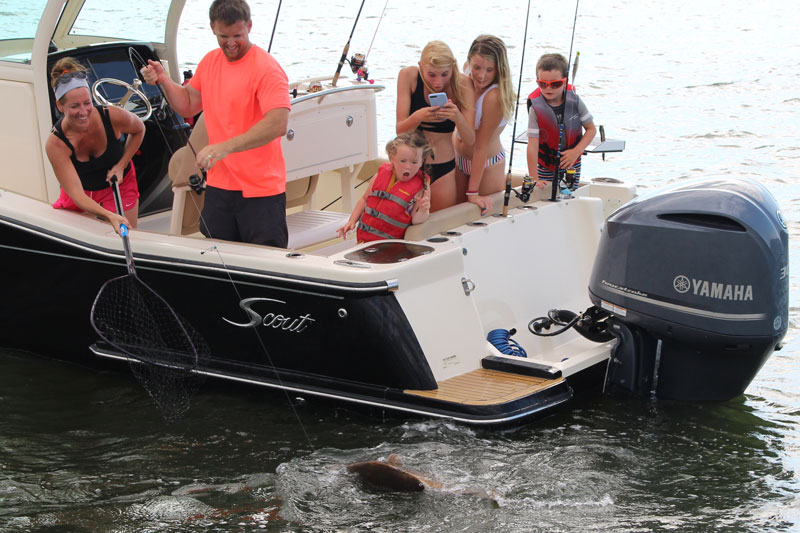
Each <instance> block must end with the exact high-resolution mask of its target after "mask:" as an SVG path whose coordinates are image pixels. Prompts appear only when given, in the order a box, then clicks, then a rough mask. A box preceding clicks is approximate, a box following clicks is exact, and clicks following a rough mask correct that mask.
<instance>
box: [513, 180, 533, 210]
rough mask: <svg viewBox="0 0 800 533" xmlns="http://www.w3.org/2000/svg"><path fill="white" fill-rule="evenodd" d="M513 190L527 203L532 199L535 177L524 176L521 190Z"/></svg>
mask: <svg viewBox="0 0 800 533" xmlns="http://www.w3.org/2000/svg"><path fill="white" fill-rule="evenodd" d="M512 190H513V191H514V194H516V195H517V198H519V199H520V201H521V202H522V203H523V204H527V203H528V201H529V200H530V199H531V194H532V193H533V178H531V177H530V176H525V177H524V178H522V187H520V190H516V189H512Z"/></svg>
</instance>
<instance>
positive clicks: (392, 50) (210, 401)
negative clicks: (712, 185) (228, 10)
mask: <svg viewBox="0 0 800 533" xmlns="http://www.w3.org/2000/svg"><path fill="white" fill-rule="evenodd" d="M359 4H360V2H359V1H358V0H347V1H345V0H334V1H332V2H328V3H323V4H320V3H317V2H309V1H306V0H303V1H297V2H284V5H283V7H282V12H281V21H280V22H279V25H278V33H277V35H276V37H275V44H274V45H273V52H274V53H275V55H276V56H277V57H278V59H279V60H280V61H281V63H282V64H283V65H284V66H285V68H286V70H287V72H288V74H289V77H290V78H291V79H297V78H301V77H306V76H313V75H318V74H319V73H320V72H328V71H330V73H331V74H332V73H333V70H335V64H336V61H337V60H338V57H339V55H340V54H341V49H342V47H343V46H344V43H345V42H346V40H347V36H348V35H349V33H350V29H351V28H352V23H353V20H354V17H355V14H356V12H357V10H358V6H359ZM496 4H499V2H497V3H494V4H492V3H487V2H476V1H467V2H463V3H459V4H458V5H460V6H466V7H458V8H457V7H454V6H455V5H456V4H455V3H452V4H451V3H441V2H439V3H435V2H421V1H418V0H406V1H404V2H400V1H397V0H390V2H389V5H388V8H387V10H386V15H385V17H384V19H383V21H382V22H381V26H380V30H379V32H378V34H377V37H376V38H375V41H374V44H373V47H372V49H371V51H370V54H369V63H370V66H371V77H374V78H375V79H376V81H377V82H378V83H385V84H386V85H387V90H386V91H384V92H383V93H380V94H379V95H378V98H379V106H380V107H379V112H380V117H379V131H380V134H379V142H380V143H384V142H385V141H386V140H388V139H389V138H390V137H391V135H392V132H393V129H394V101H395V97H394V93H395V90H394V84H395V81H394V80H395V75H396V72H397V70H398V69H399V68H400V67H401V66H403V65H408V64H413V63H414V62H416V61H417V59H418V56H419V51H420V49H421V47H422V46H423V45H424V44H425V42H427V41H428V40H430V39H432V38H440V39H442V40H445V41H446V42H448V43H449V44H450V45H451V47H452V48H453V50H454V51H455V52H456V55H457V56H458V57H459V58H460V59H464V58H465V57H464V55H465V53H466V50H467V48H468V46H469V43H470V41H471V40H472V38H474V36H475V35H477V34H479V33H483V32H489V33H495V34H497V35H498V36H500V37H501V38H503V39H504V40H505V41H506V42H507V44H508V45H509V53H510V60H511V63H512V71H513V72H514V78H515V80H516V77H517V75H518V72H519V65H520V61H521V54H522V46H521V45H522V34H523V28H524V15H525V7H526V3H525V2H514V3H507V2H503V3H502V4H503V6H502V7H500V6H498V5H496ZM543 4H544V3H542V2H533V6H532V9H531V11H532V14H531V23H530V28H529V38H528V42H527V48H526V51H525V54H526V56H525V58H526V60H525V70H524V72H523V82H524V85H523V87H525V88H526V92H528V91H530V90H531V88H532V85H533V83H532V80H533V78H534V77H535V73H534V72H533V65H534V64H535V60H536V59H537V58H538V56H539V55H540V54H542V53H544V52H550V51H560V52H563V53H565V54H566V52H568V50H569V45H570V32H571V28H572V20H573V15H574V9H575V5H574V4H572V5H567V4H564V3H556V2H548V3H547V5H543ZM251 5H252V6H253V11H254V34H253V40H254V41H256V42H259V43H261V44H263V45H264V46H266V44H267V43H268V42H269V32H270V31H271V28H272V22H273V17H274V10H275V8H276V5H277V3H276V2H255V1H254V2H252V4H251ZM383 6H384V2H382V1H380V0H377V1H371V2H367V3H366V5H365V7H364V12H363V13H362V15H361V21H360V22H359V25H358V27H357V29H356V32H355V35H354V37H353V43H352V46H351V53H352V52H355V51H360V52H366V50H367V48H368V47H369V44H370V41H371V40H372V36H373V32H374V30H375V27H376V25H377V23H378V17H379V16H380V13H381V11H382V9H383ZM206 8H207V3H206V2H205V1H203V2H194V1H191V0H190V1H189V2H187V12H186V13H185V16H184V20H183V22H182V31H181V37H180V39H179V47H180V48H179V54H180V57H181V58H182V61H185V66H186V67H191V66H192V65H193V64H194V63H196V62H197V61H198V60H199V58H200V57H202V54H203V53H204V52H205V51H206V50H208V49H209V48H211V47H213V46H214V40H213V37H212V36H211V35H210V32H209V31H208V29H207V28H208V24H207V20H206ZM798 26H800V14H798V10H797V9H796V7H794V6H793V5H792V4H791V3H787V2H779V1H778V0H765V1H762V2H759V3H757V4H753V3H746V2H723V1H721V0H710V1H704V2H697V1H688V0H679V1H675V2H658V1H655V0H640V1H637V2H634V1H617V2H602V1H596V2H583V3H582V4H581V5H580V7H579V14H578V23H577V32H576V38H575V49H576V50H579V51H580V52H581V62H580V68H579V72H578V76H577V80H576V81H577V84H578V90H579V92H580V94H581V95H582V96H583V98H584V100H585V101H586V102H587V105H588V106H589V109H590V110H591V111H592V112H593V113H594V115H595V123H596V124H604V125H605V126H606V130H607V132H608V135H609V137H613V138H622V139H625V140H627V143H628V144H627V150H626V151H625V152H624V153H622V154H615V155H612V156H610V157H608V158H607V159H608V160H607V161H605V162H603V161H601V160H600V159H599V158H586V159H585V162H584V172H585V173H586V175H587V176H614V177H620V178H623V179H626V180H634V181H636V182H637V183H638V185H639V186H640V187H641V188H642V189H644V190H649V189H653V188H656V187H659V186H662V185H665V184H669V183H674V182H678V181H681V180H685V179H689V178H697V177H705V176H709V177H711V176H716V177H718V176H735V177H744V178H752V179H757V180H759V181H760V182H761V183H763V184H765V185H766V186H767V187H768V188H769V189H770V190H771V191H772V193H773V194H774V195H775V196H776V197H777V198H778V200H779V202H780V204H781V207H782V209H783V212H784V215H785V216H786V218H787V220H788V222H789V227H790V232H791V238H792V241H791V244H790V245H791V263H792V266H793V267H794V268H793V270H792V272H791V286H792V294H791V303H790V305H791V312H790V321H791V324H790V331H789V334H788V336H787V338H786V346H785V348H784V349H783V350H782V351H781V352H778V353H776V354H774V355H773V356H772V358H771V359H770V360H769V361H768V362H767V364H766V366H765V367H764V368H763V369H762V371H761V373H760V374H759V375H758V377H757V378H756V380H755V381H754V382H753V384H752V385H751V386H750V387H749V388H748V390H747V392H746V394H745V395H743V396H742V397H739V398H737V399H735V400H733V401H731V402H728V403H725V404H706V405H683V404H671V403H646V402H640V401H636V400H626V399H620V398H599V399H597V400H595V401H593V402H591V403H586V404H582V405H580V406H578V407H577V408H576V409H574V410H571V411H564V412H561V413H557V414H555V415H553V416H550V417H548V418H546V419H544V420H542V421H540V422H539V423H536V424H532V425H529V426H526V427H522V428H519V429H516V430H513V431H503V432H489V431H484V430H473V429H470V428H466V427H463V426H458V425H452V424H448V423H443V422H440V421H426V420H404V419H402V418H395V419H386V420H384V419H381V418H379V417H375V416H369V415H367V414H364V413H358V412H353V411H350V410H348V409H345V408H341V407H334V406H330V405H321V404H318V403H316V402H308V403H296V404H295V405H293V406H290V405H289V402H288V400H287V398H285V397H284V396H283V395H281V394H278V393H270V392H265V391H262V390H256V389H249V388H247V389H246V388H242V387H236V386H229V385H221V386H207V387H206V388H205V389H203V390H202V391H201V393H200V394H199V395H198V396H197V397H196V398H195V400H194V402H193V406H192V409H191V410H190V411H189V413H188V415H187V416H186V418H185V419H184V420H183V421H181V422H180V423H178V424H176V425H171V426H168V425H165V424H164V423H163V422H162V421H161V419H160V418H159V415H158V413H157V412H156V410H155V408H154V407H153V404H152V402H151V401H150V399H149V398H148V397H147V395H146V394H145V393H144V391H143V390H142V389H141V388H140V387H139V386H138V385H137V384H136V382H135V381H134V380H133V379H132V378H131V377H130V376H129V375H127V374H125V373H111V372H98V371H93V370H89V369H85V368H80V367H76V366H73V365H68V364H64V363H59V362H54V361H52V360H50V359H47V358H45V357H39V356H34V355H31V354H20V353H9V352H7V351H6V352H0V530H1V531H53V532H56V531H114V532H129V531H130V532H133V531H136V532H139V531H249V530H267V531H473V532H484V531H503V532H512V531H631V532H633V531H636V532H639V531H653V530H673V531H698V532H700V531H710V530H720V531H797V530H800V499H799V498H798V496H799V495H800V480H798V472H800V440H799V439H798V437H799V436H800V434H799V433H798V427H797V421H798V413H800V395H799V394H798V391H800V364H799V363H798V355H800V339H799V338H798V332H800V291H798V286H800V276H798V273H797V269H796V265H797V264H798V260H800V185H798V182H797V180H796V176H797V174H798V170H799V169H800V135H798V133H800V131H799V128H798V124H800V94H798V87H800V45H799V44H798V39H797V37H796V28H797V27H798ZM345 68H346V67H345ZM523 120H524V118H523ZM506 134H507V137H508V138H510V135H511V127H509V128H507V131H506ZM506 146H507V147H508V146H509V144H508V143H506ZM514 161H515V163H516V164H515V168H516V169H520V168H521V166H520V165H522V164H524V156H523V155H521V153H520V152H518V153H517V154H515V157H514ZM43 355H46V354H43ZM389 453H399V454H400V455H402V456H403V457H404V458H405V462H406V464H408V465H413V466H414V467H415V468H418V469H420V470H423V471H426V472H430V473H432V474H433V475H434V476H435V477H436V478H437V479H439V480H440V481H443V482H445V483H447V484H448V488H447V489H446V490H441V491H433V492H425V493H422V494H392V493H385V492H380V491H376V490H372V489H369V488H367V487H364V486H361V485H359V484H357V483H354V481H353V479H352V478H351V477H350V476H349V475H348V474H347V473H346V472H345V470H344V467H343V465H344V464H346V463H348V462H351V461H356V460H364V459H371V458H377V457H386V456H388V454H389ZM473 488H482V489H485V490H487V491H491V492H492V493H493V494H494V495H495V497H496V499H497V502H498V504H499V505H498V506H493V505H491V504H490V503H488V502H487V501H485V500H481V499H477V498H475V497H473V496H466V495H464V494H463V493H462V491H463V490H469V489H473Z"/></svg>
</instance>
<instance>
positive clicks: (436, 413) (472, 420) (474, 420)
mask: <svg viewBox="0 0 800 533" xmlns="http://www.w3.org/2000/svg"><path fill="white" fill-rule="evenodd" d="M90 349H91V351H92V352H93V353H94V354H95V355H98V356H100V357H106V358H109V359H116V360H119V361H125V362H128V363H130V359H129V358H128V357H125V356H121V355H118V354H116V353H112V352H108V351H105V350H102V349H101V348H99V347H98V346H96V345H93V346H91V347H90ZM194 372H196V373H198V374H201V375H203V376H208V377H213V378H217V379H223V380H227V381H236V382H239V383H247V384H250V385H258V386H261V387H267V388H270V389H276V390H284V391H289V392H293V393H299V394H307V395H310V396H316V397H319V398H326V399H329V400H335V401H338V402H346V403H356V404H359V405H363V406H367V407H374V408H379V409H387V410H390V411H400V412H404V413H409V414H413V415H418V416H424V417H429V418H430V417H434V418H442V419H447V420H453V421H456V422H460V423H464V424H470V425H481V426H498V425H507V424H512V423H514V422H518V421H520V420H521V419H524V418H528V417H531V416H533V415H536V414H539V413H543V412H545V411H549V410H551V409H553V408H555V407H557V406H559V405H561V404H563V403H566V402H567V401H569V400H570V399H571V398H572V395H571V394H562V395H561V396H559V397H557V398H556V399H555V400H551V401H548V402H543V403H539V404H536V405H535V406H533V407H531V408H529V409H525V410H522V411H520V412H517V413H515V414H513V415H509V416H499V417H497V416H496V417H491V418H489V417H485V418H484V417H464V416H458V415H456V414H448V413H446V412H442V411H440V410H434V409H431V410H428V409H422V408H416V407H411V406H410V404H406V405H404V404H400V403H388V402H381V401H380V400H377V399H364V398H359V397H356V396H352V395H346V394H335V393H333V392H329V391H324V390H316V389H313V388H303V387H299V386H294V385H287V384H279V383H272V382H269V381H262V380H256V379H250V378H245V377H241V376H232V375H230V374H222V373H219V372H211V371H205V370H195V371H194ZM559 385H561V383H554V384H553V385H551V386H550V387H547V388H545V389H542V391H539V392H543V391H546V390H548V389H549V388H552V387H556V386H559ZM537 394H538V393H537Z"/></svg>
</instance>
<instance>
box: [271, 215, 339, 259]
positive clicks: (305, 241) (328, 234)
mask: <svg viewBox="0 0 800 533" xmlns="http://www.w3.org/2000/svg"><path fill="white" fill-rule="evenodd" d="M348 218H350V214H349V213H337V212H335V211H298V212H297V213H292V214H291V215H287V216H286V226H287V227H288V229H289V244H288V246H287V248H288V249H290V250H298V249H300V248H305V247H307V246H311V245H314V244H319V243H322V242H325V241H330V240H332V239H335V238H336V237H338V234H337V233H336V230H337V229H338V228H340V227H342V226H344V225H345V224H346V223H347V219H348Z"/></svg>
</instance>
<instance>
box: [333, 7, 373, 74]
mask: <svg viewBox="0 0 800 533" xmlns="http://www.w3.org/2000/svg"><path fill="white" fill-rule="evenodd" d="M366 1H367V0H361V7H359V8H358V14H357V15H356V21H355V22H354V23H353V29H352V30H350V37H348V38H347V44H345V45H344V50H342V57H341V59H339V66H337V67H336V74H334V75H333V81H331V85H332V86H333V87H336V82H337V81H339V74H340V73H341V72H342V65H344V62H345V61H346V60H347V52H348V51H349V50H350V41H351V40H352V39H353V34H354V33H355V32H356V25H357V24H358V19H359V17H361V10H362V9H364V2H366Z"/></svg>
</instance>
